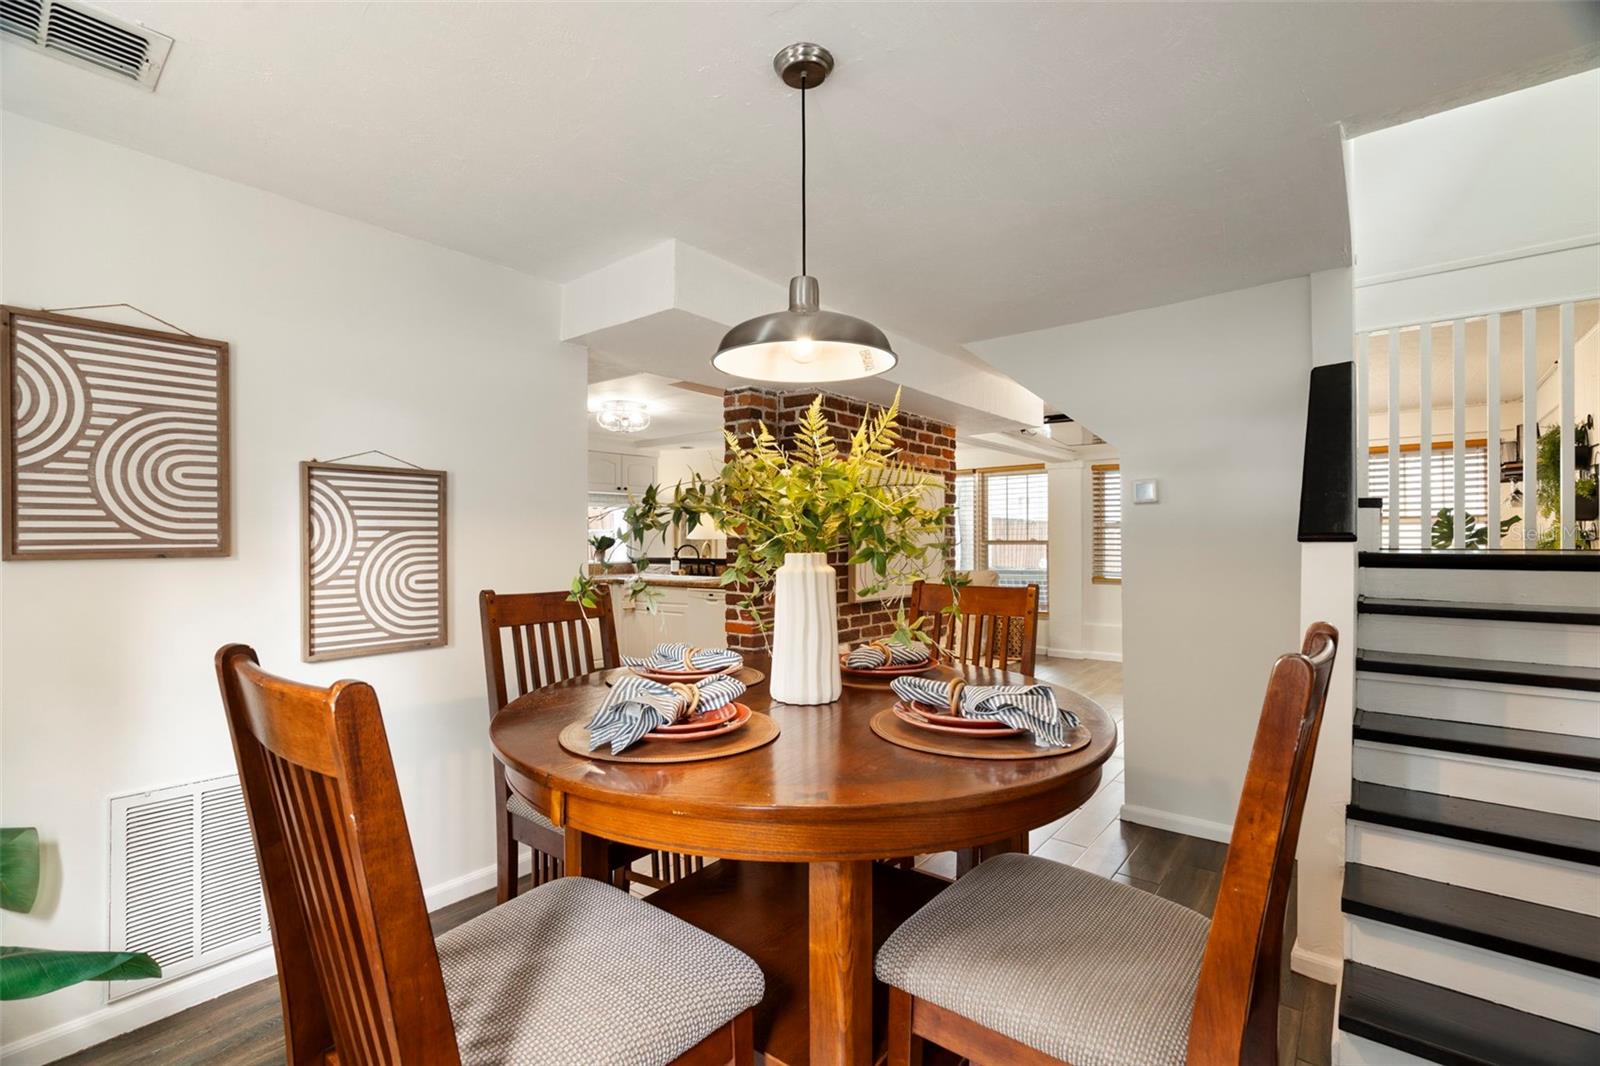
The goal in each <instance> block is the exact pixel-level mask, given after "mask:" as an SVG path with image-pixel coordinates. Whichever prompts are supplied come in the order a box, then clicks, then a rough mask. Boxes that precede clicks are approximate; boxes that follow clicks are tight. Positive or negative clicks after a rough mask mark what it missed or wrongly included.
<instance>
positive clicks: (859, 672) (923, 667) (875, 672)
mask: <svg viewBox="0 0 1600 1066" xmlns="http://www.w3.org/2000/svg"><path fill="white" fill-rule="evenodd" d="M847 658H849V656H847V655H841V656H839V669H840V670H843V671H844V672H845V673H847V674H849V675H850V676H851V677H866V678H896V677H907V676H909V675H911V674H925V673H927V672H928V671H929V670H932V669H934V668H935V667H937V666H938V665H939V664H938V663H936V662H934V661H933V660H932V659H929V660H928V661H927V662H925V663H901V664H900V665H898V666H874V667H873V668H872V669H870V670H868V669H865V668H863V667H859V666H846V665H845V659H847Z"/></svg>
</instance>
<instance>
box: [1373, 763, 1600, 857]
mask: <svg viewBox="0 0 1600 1066" xmlns="http://www.w3.org/2000/svg"><path fill="white" fill-rule="evenodd" d="M1345 816H1346V817H1347V818H1349V819H1351V820H1352V821H1357V822H1369V823H1371V824H1373V825H1387V826H1392V827H1394V828H1396V829H1409V830H1411V831H1413V832H1417V833H1431V834H1434V835H1435V836H1442V837H1450V838H1451V839H1454V840H1465V841H1469V842H1471V843H1474V844H1484V845H1487V846H1489V847H1496V848H1504V849H1506V850H1509V851H1519V852H1524V853H1527V854H1529V855H1543V856H1545V857H1547V858H1552V859H1564V860H1566V861H1567V862H1576V863H1583V864H1585V865H1588V866H1600V821H1594V820H1592V819H1588V818H1574V817H1572V816H1571V815H1566V814H1551V813H1549V812H1547V811H1534V810H1528V809H1526V808H1523V807H1507V806H1505V805H1503V804H1499V803H1484V802H1482V801H1481V800H1469V799H1459V798H1457V797H1455V796H1440V795H1437V794H1435V793H1432V792H1419V791H1416V790H1413V789H1405V788H1395V787H1393V786H1390V785H1375V784H1372V783H1370V782H1366V781H1356V782H1354V783H1352V785H1351V786H1350V803H1349V805H1348V806H1347V807H1346V808H1345Z"/></svg>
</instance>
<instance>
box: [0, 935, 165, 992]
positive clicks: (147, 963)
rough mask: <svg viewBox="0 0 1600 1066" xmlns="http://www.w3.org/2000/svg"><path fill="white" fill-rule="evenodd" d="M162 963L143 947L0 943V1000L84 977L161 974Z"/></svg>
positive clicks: (125, 977) (111, 978) (64, 985)
mask: <svg viewBox="0 0 1600 1066" xmlns="http://www.w3.org/2000/svg"><path fill="white" fill-rule="evenodd" d="M160 976H161V967H160V966H159V965H157V964H156V960H154V959H152V958H151V957H150V956H149V955H146V954H145V953H144V952H142V951H48V950H45V949H43V948H20V947H0V1000H7V999H29V998H31V997H33V996H42V995H44V994H45V993H47V992H54V991H56V990H57V989H62V988H67V987H69V986H71V985H75V984H78V983H80V982H83V981H131V980H134V979H135V978H140V977H160Z"/></svg>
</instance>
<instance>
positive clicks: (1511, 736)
mask: <svg viewBox="0 0 1600 1066" xmlns="http://www.w3.org/2000/svg"><path fill="white" fill-rule="evenodd" d="M1355 738H1356V739H1357V740H1370V741H1375V742H1378V743H1383V744H1399V745H1402V746H1404V747H1408V748H1427V749H1429V750H1431V751H1451V752H1456V753H1457V754H1461V755H1477V756H1480V757H1482V758H1485V759H1505V760H1507V761H1510V762H1519V763H1532V764H1534V765H1538V766H1560V767H1564V768H1566V769H1569V770H1591V771H1600V737H1576V736H1571V735H1570V734H1567V733H1544V732H1540V731H1539V730H1537V729H1508V728H1506V727H1504V726H1496V725H1479V724H1477V723H1474V722H1453V721H1448V720H1446V719H1442V718H1420V717H1416V716H1414V715H1409V714H1389V713H1386V712H1383V711H1363V710H1358V711H1356V721H1355Z"/></svg>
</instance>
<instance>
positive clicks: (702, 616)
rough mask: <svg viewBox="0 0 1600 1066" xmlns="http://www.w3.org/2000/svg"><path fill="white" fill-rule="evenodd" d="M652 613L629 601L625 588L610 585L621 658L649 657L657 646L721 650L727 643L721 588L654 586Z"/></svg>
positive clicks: (619, 585) (618, 585)
mask: <svg viewBox="0 0 1600 1066" xmlns="http://www.w3.org/2000/svg"><path fill="white" fill-rule="evenodd" d="M655 588H656V590H657V591H658V592H659V593H660V595H659V596H658V597H657V598H656V603H655V611H654V612H651V611H650V610H649V609H648V608H646V607H645V606H643V605H642V604H639V605H635V604H633V603H632V602H630V601H629V599H628V593H627V590H626V587H625V586H624V585H621V584H616V585H613V586H612V593H611V595H612V605H613V607H615V609H616V610H615V615H616V619H617V645H618V647H619V648H620V649H621V651H622V654H624V655H648V654H649V653H650V652H651V651H652V650H654V648H655V646H656V645H657V644H664V643H670V642H681V643H685V644H692V645H694V646H695V647H698V648H720V647H722V646H723V645H724V644H726V643H727V636H726V631H725V628H724V625H723V614H724V611H725V607H724V604H723V593H722V590H720V589H699V588H674V587H672V586H671V585H657V586H655Z"/></svg>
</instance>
